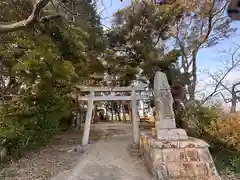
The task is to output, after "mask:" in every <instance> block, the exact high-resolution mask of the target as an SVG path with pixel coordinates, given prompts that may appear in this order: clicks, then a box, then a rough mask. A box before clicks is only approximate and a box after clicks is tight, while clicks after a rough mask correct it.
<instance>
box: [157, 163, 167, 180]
mask: <svg viewBox="0 0 240 180" xmlns="http://www.w3.org/2000/svg"><path fill="white" fill-rule="evenodd" d="M156 174H157V178H158V179H157V180H165V179H169V174H168V168H167V167H166V166H165V165H161V166H158V167H156Z"/></svg>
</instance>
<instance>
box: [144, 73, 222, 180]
mask: <svg viewBox="0 0 240 180" xmlns="http://www.w3.org/2000/svg"><path fill="white" fill-rule="evenodd" d="M154 100H155V109H156V120H155V128H156V131H157V136H156V137H153V136H152V134H151V132H141V134H140V153H141V156H142V158H143V160H144V161H145V163H146V165H147V167H148V169H149V171H150V172H151V173H152V174H153V175H154V177H155V178H156V179H157V180H193V179H196V180H220V179H221V178H220V176H219V175H218V172H217V170H216V168H215V165H214V162H213V159H212V156H211V154H210V152H209V150H208V147H209V145H208V144H207V143H206V142H204V141H202V140H200V139H196V138H192V137H188V136H187V133H186V131H185V130H184V129H179V128H176V123H175V116H174V112H173V97H172V94H171V90H170V86H169V84H168V81H167V77H166V75H165V74H164V73H162V72H157V73H156V75H155V79H154Z"/></svg>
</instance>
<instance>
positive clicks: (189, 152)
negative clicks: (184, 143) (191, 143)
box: [185, 148, 200, 161]
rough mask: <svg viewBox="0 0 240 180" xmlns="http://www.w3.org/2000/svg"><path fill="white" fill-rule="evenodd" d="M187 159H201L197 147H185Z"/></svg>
mask: <svg viewBox="0 0 240 180" xmlns="http://www.w3.org/2000/svg"><path fill="white" fill-rule="evenodd" d="M185 155H186V158H187V161H200V158H199V154H198V149H197V148H185Z"/></svg>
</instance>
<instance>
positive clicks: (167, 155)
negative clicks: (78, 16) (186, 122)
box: [162, 148, 184, 162]
mask: <svg viewBox="0 0 240 180" xmlns="http://www.w3.org/2000/svg"><path fill="white" fill-rule="evenodd" d="M183 154H184V149H180V148H178V149H162V157H163V161H165V162H181V160H182V157H181V156H182V155H183Z"/></svg>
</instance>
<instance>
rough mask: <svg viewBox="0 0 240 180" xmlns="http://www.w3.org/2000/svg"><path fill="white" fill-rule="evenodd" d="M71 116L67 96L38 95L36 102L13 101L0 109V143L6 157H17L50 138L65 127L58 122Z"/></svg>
mask: <svg viewBox="0 0 240 180" xmlns="http://www.w3.org/2000/svg"><path fill="white" fill-rule="evenodd" d="M70 116H71V102H70V101H69V99H68V98H67V97H64V96H61V97H60V96H58V95H51V96H49V95H48V96H45V97H44V96H42V97H41V99H40V100H38V99H35V100H33V99H32V100H31V101H30V100H29V99H17V100H16V101H13V102H11V103H9V104H6V105H3V106H1V108H0V140H1V139H2V140H3V139H6V141H5V143H4V144H3V146H4V147H6V148H7V150H8V155H9V156H14V157H19V156H21V155H22V154H23V153H24V151H25V150H26V149H29V148H35V147H37V146H38V145H41V144H43V143H44V142H46V140H48V139H49V138H50V137H51V136H52V135H54V134H55V133H56V132H59V131H60V130H62V129H64V128H66V127H63V126H61V125H62V124H64V125H65V126H66V125H67V123H62V120H64V121H67V119H68V118H69V117H70Z"/></svg>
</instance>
